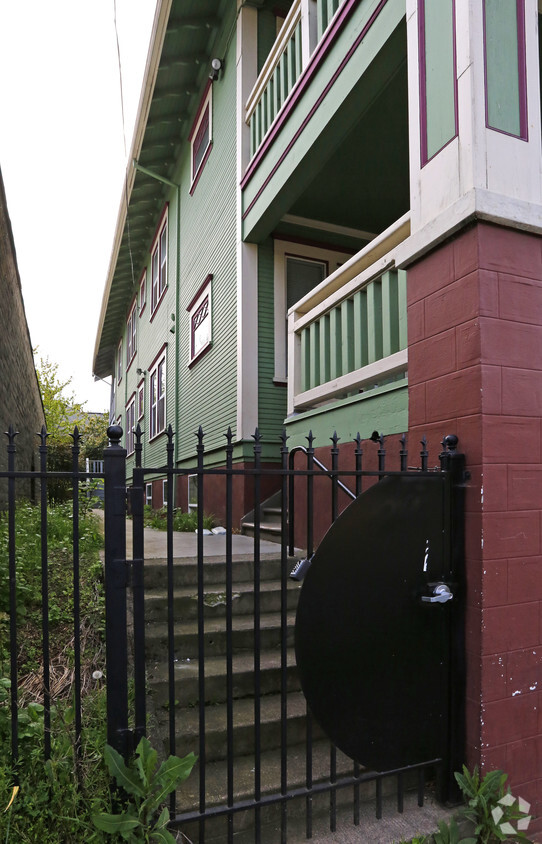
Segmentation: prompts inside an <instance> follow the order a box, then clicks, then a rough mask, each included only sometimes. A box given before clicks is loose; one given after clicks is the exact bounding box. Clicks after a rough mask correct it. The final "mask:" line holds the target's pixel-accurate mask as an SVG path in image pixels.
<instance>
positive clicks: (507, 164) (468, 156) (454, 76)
mask: <svg viewBox="0 0 542 844" xmlns="http://www.w3.org/2000/svg"><path fill="white" fill-rule="evenodd" d="M407 38H408V74H409V135H410V193H411V226H412V233H413V235H416V233H417V232H421V230H425V235H426V239H432V238H437V239H438V238H441V237H443V236H445V233H446V232H449V231H451V230H453V229H454V228H456V227H457V226H458V225H460V223H461V221H462V220H465V219H466V218H468V217H469V216H472V215H473V214H477V215H478V216H480V217H481V218H484V219H489V220H493V221H495V222H505V221H512V224H516V225H519V224H522V225H526V226H528V227H533V228H535V229H538V228H539V227H540V225H542V217H541V214H540V203H541V202H542V178H541V176H542V173H541V170H542V167H541V131H540V79H539V60H538V7H537V0H455V2H454V0H442V2H439V3H434V2H432V0H407ZM418 240H420V238H418ZM413 245H414V244H411V246H413Z"/></svg>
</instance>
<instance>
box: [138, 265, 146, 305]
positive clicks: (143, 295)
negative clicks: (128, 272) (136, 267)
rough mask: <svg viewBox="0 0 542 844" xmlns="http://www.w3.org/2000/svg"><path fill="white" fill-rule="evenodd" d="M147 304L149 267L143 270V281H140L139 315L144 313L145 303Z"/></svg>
mask: <svg viewBox="0 0 542 844" xmlns="http://www.w3.org/2000/svg"><path fill="white" fill-rule="evenodd" d="M146 304H147V268H146V267H145V269H144V270H143V275H142V276H141V281H140V282H139V316H141V314H142V313H143V310H144V309H145V305H146Z"/></svg>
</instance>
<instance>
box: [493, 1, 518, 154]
mask: <svg viewBox="0 0 542 844" xmlns="http://www.w3.org/2000/svg"><path fill="white" fill-rule="evenodd" d="M484 16H485V20H484V23H485V50H486V84H487V117H488V124H489V126H491V127H492V128H493V129H499V130H501V131H502V132H508V133H509V134H510V135H516V136H518V137H519V136H520V135H521V115H520V79H519V63H518V35H519V33H518V19H517V3H516V0H485V3H484Z"/></svg>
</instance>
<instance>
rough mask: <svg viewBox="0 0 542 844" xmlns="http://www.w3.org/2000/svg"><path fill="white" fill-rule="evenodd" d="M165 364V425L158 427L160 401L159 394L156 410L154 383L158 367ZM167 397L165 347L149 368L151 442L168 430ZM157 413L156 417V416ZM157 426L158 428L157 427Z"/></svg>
mask: <svg viewBox="0 0 542 844" xmlns="http://www.w3.org/2000/svg"><path fill="white" fill-rule="evenodd" d="M161 364H163V367H164V426H163V427H162V428H158V402H159V396H158V395H157V397H156V411H155V410H154V406H153V403H152V383H153V378H154V376H155V375H156V376H158V369H159V367H160V365H161ZM166 398H167V368H166V351H165V349H164V351H163V353H161V354H160V355H159V356H158V358H157V359H156V362H155V363H154V365H153V367H152V369H150V370H149V416H150V419H149V442H150V441H151V440H154V439H155V438H156V437H159V436H160V434H162V433H163V432H164V431H165V430H166V416H167V413H166V411H167V407H166ZM155 414H156V418H155ZM155 426H156V429H155Z"/></svg>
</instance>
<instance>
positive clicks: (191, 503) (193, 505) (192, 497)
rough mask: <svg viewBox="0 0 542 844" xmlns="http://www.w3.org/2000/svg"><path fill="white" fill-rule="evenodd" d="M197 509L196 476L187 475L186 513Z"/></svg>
mask: <svg viewBox="0 0 542 844" xmlns="http://www.w3.org/2000/svg"><path fill="white" fill-rule="evenodd" d="M197 509H198V476H197V475H188V512H189V513H191V512H192V511H194V510H196V511H197Z"/></svg>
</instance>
